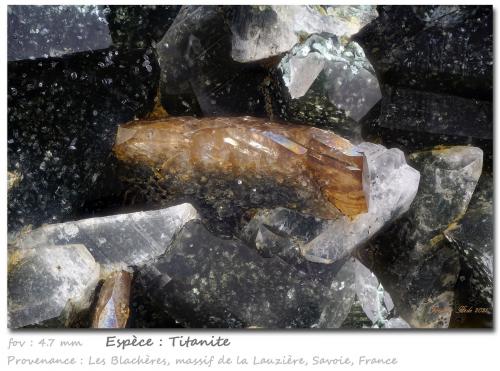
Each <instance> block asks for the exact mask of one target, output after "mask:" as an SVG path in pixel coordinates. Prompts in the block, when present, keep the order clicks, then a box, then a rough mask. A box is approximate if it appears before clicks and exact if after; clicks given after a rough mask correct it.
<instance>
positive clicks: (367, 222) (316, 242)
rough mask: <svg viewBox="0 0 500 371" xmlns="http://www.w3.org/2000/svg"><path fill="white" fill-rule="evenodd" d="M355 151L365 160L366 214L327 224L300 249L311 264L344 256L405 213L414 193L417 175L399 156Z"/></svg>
mask: <svg viewBox="0 0 500 371" xmlns="http://www.w3.org/2000/svg"><path fill="white" fill-rule="evenodd" d="M355 150H356V151H358V152H361V153H363V154H364V156H365V157H366V164H367V165H366V169H367V170H366V173H365V176H366V177H367V179H368V180H367V181H366V182H365V186H366V187H369V190H370V191H369V193H368V194H369V197H368V200H367V201H368V212H366V213H364V214H361V215H359V216H358V217H357V218H355V219H350V218H347V217H345V216H344V217H339V218H338V219H336V220H332V221H329V222H328V225H327V226H326V227H325V229H324V230H323V232H322V233H320V234H319V235H318V236H317V237H316V238H314V239H313V240H311V241H310V242H308V243H307V244H305V245H304V246H303V248H302V249H303V254H304V255H305V256H306V258H307V259H309V260H311V261H317V262H323V263H331V262H333V261H336V260H338V259H340V258H342V257H345V256H347V255H348V254H349V253H350V252H351V251H352V250H353V249H354V248H356V247H358V246H360V245H362V244H363V243H366V242H367V241H368V240H369V239H370V238H371V237H373V236H374V235H375V234H376V233H377V232H378V231H379V230H380V229H381V228H383V227H384V226H386V225H387V224H388V223H389V222H391V221H393V220H395V219H397V218H398V217H399V216H401V215H402V214H403V213H404V212H406V211H407V210H408V209H409V207H410V205H411V203H412V201H413V198H414V197H415V195H416V193H417V189H418V184H419V179H420V174H419V172H418V171H416V170H415V169H414V168H412V167H411V166H409V165H407V164H406V160H405V157H404V154H403V152H401V151H400V150H398V149H395V148H393V149H389V150H388V149H386V148H385V147H383V146H380V145H377V144H372V143H362V144H360V145H359V146H356V147H355Z"/></svg>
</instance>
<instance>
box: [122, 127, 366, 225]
mask: <svg viewBox="0 0 500 371" xmlns="http://www.w3.org/2000/svg"><path fill="white" fill-rule="evenodd" d="M114 152H115V154H116V156H117V158H118V159H119V160H121V161H123V162H125V163H129V164H142V165H146V166H150V167H152V168H153V169H155V173H156V174H157V175H158V176H159V177H160V178H162V177H164V178H167V177H171V176H176V177H180V178H182V179H183V180H185V181H192V179H194V178H193V177H194V176H199V175H200V174H208V175H210V176H214V175H220V176H231V177H233V178H236V179H237V178H238V177H245V178H248V179H252V181H256V180H258V179H261V178H267V179H273V180H274V181H275V182H276V183H279V184H286V185H287V186H289V187H292V188H294V189H297V190H298V192H297V193H298V194H300V198H302V200H301V204H302V206H303V207H301V208H302V209H305V210H306V211H308V212H310V213H313V214H315V215H316V216H319V217H323V218H327V219H333V218H336V217H338V216H339V212H338V210H340V212H341V213H343V214H345V215H347V216H350V217H354V216H356V215H358V214H360V213H363V212H366V210H367V204H366V196H365V189H364V187H363V184H364V181H363V168H364V166H365V164H364V163H365V160H364V155H363V154H362V153H359V152H356V151H355V150H354V148H353V145H352V144H351V143H350V142H349V141H348V140H346V139H344V138H342V137H340V136H338V135H336V134H334V133H333V132H330V131H326V130H321V129H318V128H315V127H310V126H302V125H292V124H281V123H276V122H270V121H267V120H265V119H259V118H253V117H231V118H229V117H217V118H202V119H196V118H192V117H176V118H167V119H163V120H156V121H135V122H131V123H129V124H126V125H124V126H121V127H119V129H118V133H117V136H116V143H115V147H114ZM365 188H366V186H365ZM366 192H367V190H366ZM283 206H286V205H283Z"/></svg>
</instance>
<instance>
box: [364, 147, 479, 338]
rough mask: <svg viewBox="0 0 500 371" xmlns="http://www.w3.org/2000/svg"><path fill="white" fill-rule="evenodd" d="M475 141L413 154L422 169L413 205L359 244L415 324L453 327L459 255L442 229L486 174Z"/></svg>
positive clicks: (460, 210)
mask: <svg viewBox="0 0 500 371" xmlns="http://www.w3.org/2000/svg"><path fill="white" fill-rule="evenodd" d="M482 160H483V153H482V151H481V150H480V149H479V148H476V147H465V146H456V147H440V148H435V149H433V150H431V151H421V152H416V153H414V154H411V155H410V156H409V161H410V163H411V164H412V166H414V167H415V168H417V169H418V170H419V171H420V173H421V182H420V187H419V191H418V193H417V196H416V197H415V200H414V201H413V203H412V205H411V207H410V210H409V211H408V213H406V214H405V215H404V217H403V218H401V219H400V220H399V221H398V222H397V223H395V224H394V225H393V226H392V227H391V228H390V230H388V231H387V232H386V233H384V234H383V235H380V236H378V237H377V238H375V239H373V240H372V241H370V248H368V249H367V250H366V251H363V250H359V253H360V254H361V256H362V258H361V261H362V262H363V263H366V264H370V267H371V268H372V271H373V272H374V273H375V274H376V275H377V277H378V278H379V279H380V281H381V282H382V283H383V285H384V288H385V289H386V290H387V291H388V292H389V293H390V294H391V297H392V300H393V301H394V305H395V306H396V307H397V308H398V310H399V313H400V314H401V317H402V318H403V319H405V320H406V321H407V322H408V323H409V324H410V325H411V326H412V327H418V328H422V327H427V328H436V327H448V325H449V323H450V318H451V315H452V312H453V308H454V287H455V284H456V283H457V278H458V275H459V272H460V261H459V256H458V253H457V251H456V249H454V248H453V247H451V246H449V245H448V244H447V242H446V239H445V235H444V234H443V232H444V231H445V230H446V229H448V228H449V226H453V225H454V224H455V223H456V221H457V220H459V219H460V218H461V217H462V216H463V214H464V212H465V211H466V210H467V206H468V204H469V201H470V199H471V197H472V194H473V192H474V189H475V187H476V184H477V181H478V179H479V176H480V174H481V169H482Z"/></svg>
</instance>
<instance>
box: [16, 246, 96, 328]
mask: <svg viewBox="0 0 500 371" xmlns="http://www.w3.org/2000/svg"><path fill="white" fill-rule="evenodd" d="M99 273H100V268H99V264H97V263H96V261H95V260H94V258H93V257H92V255H91V254H90V253H89V252H88V250H87V249H86V248H85V246H83V245H79V244H78V245H77V244H65V245H61V246H51V245H46V246H37V247H36V248H25V249H16V248H13V249H10V250H9V261H8V290H9V298H8V315H9V323H8V326H9V327H10V328H18V327H24V326H28V325H38V324H41V323H42V322H44V321H50V323H51V325H50V327H67V326H71V325H72V324H73V323H74V322H75V321H78V317H79V316H80V315H81V314H82V312H85V311H86V310H88V309H89V307H90V304H91V298H92V294H93V292H94V289H95V286H96V284H97V281H98V279H99Z"/></svg>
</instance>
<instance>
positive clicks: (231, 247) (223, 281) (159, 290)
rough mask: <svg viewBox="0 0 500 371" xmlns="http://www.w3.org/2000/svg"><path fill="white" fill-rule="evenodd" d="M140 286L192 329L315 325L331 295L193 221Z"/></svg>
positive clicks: (143, 273)
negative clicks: (323, 299) (322, 301)
mask: <svg viewBox="0 0 500 371" xmlns="http://www.w3.org/2000/svg"><path fill="white" fill-rule="evenodd" d="M137 282H138V286H139V288H140V289H141V290H142V291H144V292H146V293H147V296H148V297H149V298H150V300H152V301H153V302H154V303H155V307H158V306H159V307H160V308H162V309H161V310H162V311H163V312H164V313H167V314H168V315H170V316H172V317H173V318H175V319H176V320H177V321H178V322H180V323H182V324H183V325H184V326H187V327H252V326H256V327H265V328H285V327H310V326H312V325H314V324H315V323H316V322H317V320H318V318H319V316H320V313H321V309H320V302H321V300H320V299H321V298H322V297H324V293H325V292H326V291H327V290H326V288H325V287H323V286H322V285H317V284H315V283H314V282H313V281H312V280H310V279H308V278H307V277H305V276H304V275H302V274H299V273H298V272H297V270H295V269H294V268H293V267H292V266H290V265H289V264H286V263H285V262H283V261H282V260H281V259H279V258H277V257H272V258H264V257H262V256H261V255H259V253H258V252H257V251H256V250H255V249H252V248H249V247H248V246H246V245H244V244H242V243H241V242H238V241H232V240H223V239H220V238H218V237H216V236H214V235H212V234H211V233H209V232H208V231H207V230H206V228H205V227H204V226H203V225H202V224H201V223H200V222H199V221H191V222H189V223H188V224H186V226H185V227H184V228H183V229H182V231H181V232H180V233H179V234H178V235H177V238H176V240H175V241H174V242H173V244H172V245H171V247H170V248H169V250H168V251H167V252H166V253H165V254H164V255H163V256H161V257H160V258H158V259H157V260H156V261H155V262H154V263H150V264H147V265H145V266H144V267H142V268H141V269H140V270H139V273H138V279H137Z"/></svg>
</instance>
